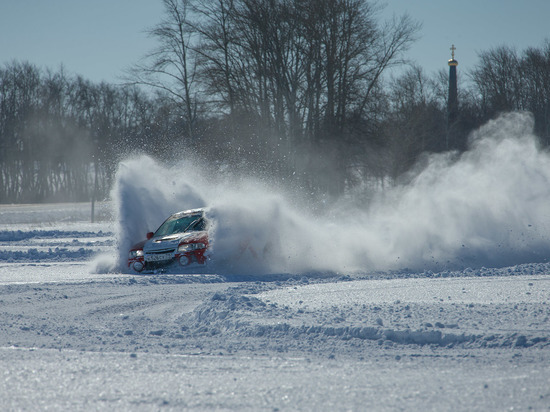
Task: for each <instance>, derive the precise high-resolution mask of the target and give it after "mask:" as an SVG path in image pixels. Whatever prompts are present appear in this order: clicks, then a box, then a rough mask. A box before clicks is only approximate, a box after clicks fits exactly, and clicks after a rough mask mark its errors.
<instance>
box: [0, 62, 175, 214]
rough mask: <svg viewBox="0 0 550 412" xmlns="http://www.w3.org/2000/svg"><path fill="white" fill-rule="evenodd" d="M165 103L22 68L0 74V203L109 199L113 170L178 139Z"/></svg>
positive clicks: (19, 65)
mask: <svg viewBox="0 0 550 412" xmlns="http://www.w3.org/2000/svg"><path fill="white" fill-rule="evenodd" d="M168 104H169V103H168V102H166V100H165V99H163V98H161V97H159V96H154V97H151V95H149V94H146V93H145V92H144V91H142V90H141V89H139V88H137V87H129V86H128V87H121V86H114V85H110V84H106V83H101V84H94V83H92V82H90V81H88V80H85V79H83V78H82V77H81V76H72V75H67V74H66V73H65V72H64V70H63V69H60V70H59V71H57V72H52V71H43V70H41V69H39V68H38V67H36V66H35V65H32V64H30V63H25V62H12V63H9V64H6V65H5V66H4V67H2V68H0V202H3V203H6V202H7V203H9V202H16V203H24V202H40V201H66V200H73V201H77V200H80V201H82V200H89V199H90V198H91V197H92V196H93V195H94V191H95V192H96V193H95V195H96V198H97V199H102V198H105V197H106V196H108V193H109V189H110V187H111V183H112V179H113V174H114V172H115V168H116V165H117V162H118V161H119V160H120V159H121V158H122V157H124V156H125V155H128V154H130V153H132V152H137V151H147V152H150V153H152V154H153V155H155V154H158V155H162V154H163V150H162V148H163V147H165V146H166V145H168V144H169V143H168V142H170V144H171V143H172V142H173V141H174V140H176V136H177V137H178V138H179V136H181V130H178V129H177V126H178V124H179V122H178V121H177V119H176V117H177V114H176V112H175V111H174V110H172V109H171V108H169V107H167V105H168Z"/></svg>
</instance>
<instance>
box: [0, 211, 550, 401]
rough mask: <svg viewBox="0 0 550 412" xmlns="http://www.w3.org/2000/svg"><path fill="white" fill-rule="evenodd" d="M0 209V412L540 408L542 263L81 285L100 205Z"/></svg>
mask: <svg viewBox="0 0 550 412" xmlns="http://www.w3.org/2000/svg"><path fill="white" fill-rule="evenodd" d="M89 207H90V205H87V204H67V205H46V206H34V205H28V206H0V368H1V370H2V372H1V375H0V376H1V377H0V399H2V409H3V410H37V409H41V410H44V409H53V410H113V409H116V410H132V411H133V410H182V409H185V410H254V411H257V410H266V411H282V410H312V411H313V410H315V411H318V410H326V411H332V410H382V411H383V410H437V411H441V410H449V411H450V410H453V411H455V410H468V411H470V410H479V411H482V410H483V411H486V410H498V411H502V410H528V409H532V410H549V409H550V264H548V263H528V264H522V265H517V266H513V267H506V268H483V267H482V268H475V269H466V270H463V271H455V272H452V271H447V272H441V273H434V272H430V271H421V272H420V271H416V272H410V271H403V270H401V271H392V272H389V271H388V272H376V273H364V274H362V275H357V274H356V275H348V274H339V275H334V276H329V275H326V274H323V275H322V274H309V275H297V276H292V275H280V276H254V275H253V274H249V275H247V276H246V277H244V276H241V277H233V278H231V277H227V276H225V277H224V276H219V275H217V274H214V273H208V274H200V275H184V274H180V275H130V274H122V273H109V274H98V273H94V271H95V270H94V269H95V268H96V265H97V256H98V255H100V254H103V253H108V252H112V251H113V250H114V249H115V248H116V245H115V239H114V234H113V222H112V221H111V220H110V219H111V218H112V217H111V214H110V211H109V205H108V204H103V205H99V206H98V214H99V216H100V217H101V220H100V221H99V222H98V223H94V224H91V223H88V222H89V220H90V209H89Z"/></svg>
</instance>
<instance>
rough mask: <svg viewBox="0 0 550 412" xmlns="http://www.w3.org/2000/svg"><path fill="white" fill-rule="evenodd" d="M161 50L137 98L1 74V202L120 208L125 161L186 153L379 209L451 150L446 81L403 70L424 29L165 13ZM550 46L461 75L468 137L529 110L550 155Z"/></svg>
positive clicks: (252, 2)
mask: <svg viewBox="0 0 550 412" xmlns="http://www.w3.org/2000/svg"><path fill="white" fill-rule="evenodd" d="M163 3H164V6H165V11H166V13H165V16H164V19H163V21H162V22H161V23H160V24H158V25H157V26H155V27H154V28H152V29H151V31H150V34H151V35H152V36H153V37H154V38H155V39H156V40H157V45H158V47H157V49H155V50H153V51H152V53H151V54H150V55H149V56H148V58H147V59H146V60H145V63H143V64H141V65H139V66H137V65H136V66H135V67H134V68H133V69H132V70H131V72H129V73H127V82H126V84H125V85H122V86H121V85H110V84H105V83H101V84H94V83H91V82H89V81H87V80H85V79H83V78H82V77H80V76H73V75H68V74H66V73H65V72H64V71H63V69H60V70H58V71H57V72H52V71H43V70H41V69H39V68H37V67H36V66H33V65H32V64H30V63H24V62H12V63H9V64H6V65H5V66H4V67H3V68H0V202H36V201H54V200H89V199H90V198H91V197H92V196H93V195H94V192H95V193H96V196H97V197H99V198H101V197H106V196H108V193H109V189H110V187H111V183H112V179H113V174H114V172H115V169H116V167H117V164H118V161H119V160H120V159H122V158H123V157H125V156H127V155H129V154H131V153H135V152H145V153H148V154H150V155H153V156H155V157H157V158H159V159H161V160H164V161H172V160H178V159H181V158H182V157H184V156H186V155H187V156H192V157H193V158H195V159H197V160H199V161H200V162H203V164H204V165H205V170H206V169H208V170H211V171H220V172H221V171H223V172H224V173H235V174H242V173H246V174H250V175H255V176H259V177H261V178H266V179H272V180H276V181H280V182H284V184H285V185H287V186H288V185H293V186H294V187H296V188H298V189H299V190H302V191H304V192H307V193H311V194H312V195H313V196H317V195H323V196H324V195H326V194H331V195H333V196H339V195H342V194H344V193H345V194H354V195H360V196H362V197H363V196H368V194H369V192H370V190H371V189H372V186H373V185H383V184H391V183H392V182H395V181H396V180H397V179H399V177H400V176H402V175H403V174H404V173H405V172H407V171H408V170H409V169H410V167H411V166H412V165H413V164H414V163H415V162H416V161H417V159H418V157H419V156H420V155H421V154H422V153H424V152H439V151H443V150H446V147H445V144H444V142H445V136H446V133H447V93H448V68H447V67H446V66H445V62H442V70H441V71H440V72H439V73H435V74H430V75H428V74H426V73H425V72H424V71H423V70H422V68H420V67H417V66H409V68H408V69H402V70H400V72H399V73H401V74H400V75H399V76H397V77H394V76H390V75H389V74H388V70H389V69H391V68H393V67H397V66H401V67H403V66H402V65H403V64H405V60H404V53H405V52H406V50H407V49H408V47H409V46H410V44H412V42H413V41H414V40H415V38H416V35H417V34H418V32H419V30H420V26H419V25H418V24H417V23H416V22H414V21H412V20H411V19H410V18H409V17H408V16H403V17H400V18H395V19H393V20H391V21H389V22H381V21H380V19H379V11H380V10H379V9H378V8H377V6H376V5H375V3H371V2H368V1H365V0H215V1H212V0H209V1H207V0H193V1H191V0H163ZM549 65H550V44H549V43H548V42H546V43H545V44H544V45H543V47H541V48H530V49H528V50H525V51H523V52H521V53H518V52H517V51H515V50H513V49H511V48H508V47H500V48H498V49H493V50H490V51H487V52H482V53H480V55H479V63H478V65H476V66H475V68H474V69H473V70H472V71H471V72H470V73H467V74H462V73H461V72H460V66H459V124H458V125H457V130H456V133H457V135H458V138H459V139H462V141H463V142H464V144H463V145H460V146H459V147H458V148H459V149H463V148H465V147H466V144H465V142H466V138H467V135H468V133H469V131H471V130H472V129H473V128H476V127H478V126H479V125H480V124H482V123H483V122H485V121H487V120H488V119H490V118H492V117H495V116H496V115H498V114H499V113H500V112H503V111H509V110H528V111H531V112H532V113H533V114H534V117H535V124H536V132H537V133H538V135H539V136H540V137H541V139H542V141H543V142H545V144H547V145H548V144H549V143H550V130H549V127H550V126H549V123H550V74H549V72H548V70H547V68H548V67H549Z"/></svg>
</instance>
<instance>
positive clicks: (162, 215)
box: [111, 156, 205, 269]
mask: <svg viewBox="0 0 550 412" xmlns="http://www.w3.org/2000/svg"><path fill="white" fill-rule="evenodd" d="M189 169H190V170H192V168H189ZM198 180H199V179H198V176H197V175H196V173H191V174H187V173H185V171H183V170H181V168H178V169H174V170H173V169H167V168H163V167H162V166H161V165H159V164H157V163H155V162H154V161H153V160H152V159H151V158H149V157H146V156H141V157H139V158H134V159H130V160H127V161H124V162H121V163H120V165H119V167H118V172H117V175H116V183H115V187H114V189H113V191H112V194H111V196H112V198H113V201H114V204H115V208H116V210H115V213H116V216H117V219H116V224H117V227H116V228H115V233H116V235H117V244H118V266H119V267H120V268H121V269H124V266H125V264H126V259H127V257H128V251H129V249H130V247H131V246H132V245H133V244H135V243H137V242H139V241H141V240H143V239H145V235H146V234H147V232H151V231H155V230H156V229H157V228H158V227H159V226H160V225H161V223H162V222H163V221H164V220H165V219H166V218H167V217H168V216H170V215H171V214H173V213H175V212H179V211H181V210H186V209H192V208H197V207H203V206H205V202H204V201H203V199H202V198H201V197H200V195H199V194H198V192H197V190H196V189H195V187H194V185H195V184H196V182H197V181H198Z"/></svg>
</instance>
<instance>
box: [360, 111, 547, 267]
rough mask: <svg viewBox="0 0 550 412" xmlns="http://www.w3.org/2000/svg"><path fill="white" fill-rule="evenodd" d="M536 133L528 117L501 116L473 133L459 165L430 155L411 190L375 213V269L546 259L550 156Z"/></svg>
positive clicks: (398, 192)
mask: <svg viewBox="0 0 550 412" xmlns="http://www.w3.org/2000/svg"><path fill="white" fill-rule="evenodd" d="M532 131H533V118H532V116H530V115H529V114H526V113H510V114H506V115H503V116H501V117H500V118H498V119H496V120H493V121H491V122H489V123H488V124H486V125H485V126H483V127H482V128H481V129H479V130H478V131H476V132H475V133H473V134H472V136H471V138H470V149H469V151H467V152H465V153H464V154H462V156H460V157H459V158H458V159H454V158H453V155H452V154H446V155H437V156H432V157H431V158H430V159H429V160H428V163H427V165H426V166H425V167H424V169H423V170H421V171H420V172H419V173H418V174H417V176H416V178H415V179H414V180H413V182H412V183H411V184H409V185H407V186H401V187H396V188H395V189H394V190H392V191H390V193H387V194H386V195H385V196H384V197H383V198H382V199H379V201H378V202H377V204H376V205H374V206H373V207H372V208H371V211H370V213H369V221H370V223H371V224H372V227H371V229H372V232H371V233H375V234H376V235H375V236H376V237H377V238H378V241H376V242H375V245H376V246H379V248H378V249H377V251H376V252H375V253H374V254H373V259H374V261H375V263H376V266H378V267H387V266H388V265H389V264H391V266H398V267H404V266H410V267H413V268H415V269H418V268H422V267H428V268H431V267H434V268H436V269H441V268H446V267H451V268H454V267H469V266H470V267H480V266H504V265H512V264H516V263H522V262H526V261H534V260H539V261H540V260H544V259H548V257H549V251H550V207H549V205H550V156H549V154H548V153H547V152H545V151H541V150H540V149H539V147H538V144H537V139H536V137H535V136H534V135H533V132H532ZM383 239H384V240H385V241H382V240H383ZM367 249H368V248H367ZM372 251H374V250H373V249H371V252H372Z"/></svg>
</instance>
